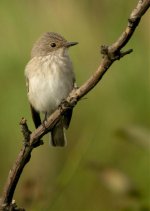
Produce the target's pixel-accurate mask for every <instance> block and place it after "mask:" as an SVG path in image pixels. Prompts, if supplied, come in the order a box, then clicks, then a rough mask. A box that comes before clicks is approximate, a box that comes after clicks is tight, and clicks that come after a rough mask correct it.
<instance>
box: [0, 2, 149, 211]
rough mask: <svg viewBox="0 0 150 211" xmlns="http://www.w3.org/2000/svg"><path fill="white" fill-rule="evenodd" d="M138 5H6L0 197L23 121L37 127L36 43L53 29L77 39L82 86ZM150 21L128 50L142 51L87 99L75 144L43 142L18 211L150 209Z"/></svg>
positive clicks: (0, 78) (0, 79) (116, 67)
mask: <svg viewBox="0 0 150 211" xmlns="http://www.w3.org/2000/svg"><path fill="white" fill-rule="evenodd" d="M136 3H137V0H133V1H130V0H126V1H124V0H120V1H118V0H113V1H110V0H105V1H104V0H103V1H98V0H82V1H75V0H62V1H60V0H55V1H54V0H49V1H48V0H36V1H35V0H20V1H19V0H14V1H9V0H1V1H0V22H1V24H0V25H1V36H0V37H1V39H0V96H1V101H0V102H1V103H0V110H1V129H0V160H1V162H0V192H2V189H3V185H4V182H5V180H6V177H7V174H8V171H9V170H10V168H11V166H12V164H13V162H14V161H15V159H16V156H17V153H18V152H19V150H20V147H21V145H22V135H21V133H20V128H19V121H20V119H21V117H22V116H24V117H25V118H27V120H28V124H29V126H30V129H33V128H34V127H33V123H32V120H31V115H30V110H29V105H28V102H27V97H26V87H25V79H24V67H25V65H26V63H27V62H28V60H29V57H30V50H31V48H32V44H33V42H34V41H35V40H36V39H37V38H38V37H39V36H40V35H41V34H42V33H43V32H45V31H54V32H58V33H61V34H62V35H64V37H65V38H66V39H68V40H71V41H78V42H79V45H78V46H76V47H74V48H72V49H71V50H70V55H71V57H72V60H73V63H74V69H75V72H76V78H77V83H78V85H81V84H82V83H83V82H84V81H85V80H86V79H87V78H88V77H89V76H90V75H91V74H92V73H93V72H94V71H95V70H96V68H97V66H98V64H99V63H100V59H101V56H100V52H99V48H100V45H102V44H111V43H112V42H114V41H115V39H116V38H117V37H118V36H119V35H120V33H121V32H122V30H123V29H124V28H125V26H126V24H127V19H128V17H129V14H130V12H131V10H132V9H133V8H134V6H135V5H136ZM149 25H150V14H149V13H147V14H145V16H144V17H143V18H142V21H141V22H140V25H139V27H138V29H137V30H136V32H135V34H134V35H133V37H132V39H131V40H130V42H129V44H128V45H127V46H126V49H128V48H133V49H134V51H133V53H132V54H130V55H128V56H126V57H124V58H123V59H122V60H120V61H118V62H115V64H113V66H112V67H111V68H110V69H109V71H108V72H107V73H106V74H105V76H104V78H103V79H102V81H101V82H100V83H99V84H98V85H97V87H96V88H95V89H94V90H92V91H91V92H90V93H89V94H88V95H87V96H86V98H85V99H83V100H81V101H80V102H79V103H78V105H77V106H76V108H75V109H74V115H73V118H72V122H71V126H70V128H69V130H68V131H67V137H68V146H67V147H66V148H63V149H58V148H57V149H55V148H51V147H49V145H48V136H46V137H45V138H44V139H45V144H44V146H42V147H39V148H38V149H36V150H34V152H33V154H32V159H31V161H30V163H29V164H28V165H27V167H26V168H25V170H24V172H23V174H22V177H21V179H20V181H19V184H18V187H17V190H16V193H15V196H14V198H15V200H16V201H17V203H18V205H21V206H23V207H25V208H27V210H32V211H34V210H36V211H40V210H45V211H46V210H53V211H59V210H61V211H70V210H71V211H83V210H86V211H97V210H104V211H116V210H117V211H118V210H124V211H127V210H131V211H134V210H136V211H137V210H140V211H142V210H143V211H144V210H150V208H149V206H150V204H149V197H150V172H149V164H150V157H149V147H147V146H148V142H149V141H150V137H149V135H147V134H150V112H149V108H150V97H149V94H150V87H149V84H150V78H149V76H150V63H149V61H150V60H149V57H150V42H149V37H150V28H149V27H148V26H149ZM122 128H123V130H122ZM135 128H136V131H135ZM141 128H142V135H141ZM118 131H120V132H118ZM144 131H146V132H145V133H146V134H145V135H144ZM138 136H140V137H138ZM143 137H144V138H145V137H147V140H145V139H144V140H143ZM123 140H124V141H123ZM136 140H137V142H138V144H136ZM139 140H140V144H139ZM142 141H144V144H143V145H142ZM145 142H146V144H145ZM91 164H92V165H91ZM115 187H116V188H115ZM133 187H134V188H133ZM115 189H116V191H115ZM129 190H136V191H135V192H136V193H138V194H130V193H131V192H132V191H129ZM133 192H134V191H133Z"/></svg>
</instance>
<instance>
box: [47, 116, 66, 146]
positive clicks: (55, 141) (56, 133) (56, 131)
mask: <svg viewBox="0 0 150 211" xmlns="http://www.w3.org/2000/svg"><path fill="white" fill-rule="evenodd" d="M51 144H52V146H55V147H57V146H60V147H64V146H66V144H67V139H66V136H65V132H64V127H63V121H62V119H61V120H60V121H59V122H58V123H57V124H56V125H55V126H54V127H53V129H52V130H51Z"/></svg>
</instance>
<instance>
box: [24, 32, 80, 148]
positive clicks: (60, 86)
mask: <svg viewBox="0 0 150 211" xmlns="http://www.w3.org/2000/svg"><path fill="white" fill-rule="evenodd" d="M76 44H77V42H68V41H67V40H65V39H64V38H63V37H62V36H61V35H59V34H57V33H54V32H47V33H45V34H44V35H43V36H42V37H41V38H40V39H39V40H38V41H37V42H36V43H35V44H34V46H33V49H32V51H31V60H30V61H29V62H28V64H27V66H26V68H25V77H26V84H27V89H28V99H29V102H30V105H31V112H32V118H33V121H34V124H35V127H36V128H37V127H38V126H39V125H40V124H41V119H40V113H41V112H42V113H44V114H45V117H46V118H47V117H48V116H49V115H51V114H52V113H53V112H54V111H55V110H56V109H57V108H58V106H59V105H60V104H61V102H62V101H63V100H64V99H65V98H66V97H67V96H68V95H69V93H70V92H71V90H72V89H73V88H74V84H75V75H74V72H73V66H72V62H71V60H70V57H69V55H68V49H69V47H71V46H73V45H76ZM71 116H72V109H70V110H68V111H67V112H66V113H65V114H64V116H62V117H61V119H60V120H59V122H58V123H57V124H56V125H55V126H54V127H53V128H52V130H51V143H52V145H53V146H64V145H65V144H66V137H65V134H64V128H66V129H67V128H68V127H69V123H70V120H71Z"/></svg>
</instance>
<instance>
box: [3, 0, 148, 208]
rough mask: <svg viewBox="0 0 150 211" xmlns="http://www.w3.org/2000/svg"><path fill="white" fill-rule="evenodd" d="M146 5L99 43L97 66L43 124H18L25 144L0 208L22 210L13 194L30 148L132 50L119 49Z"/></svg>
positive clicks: (142, 2) (143, 0)
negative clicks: (114, 38) (109, 42)
mask: <svg viewBox="0 0 150 211" xmlns="http://www.w3.org/2000/svg"><path fill="white" fill-rule="evenodd" d="M149 7H150V0H139V2H138V4H137V6H136V7H135V9H133V11H132V12H131V15H130V17H129V19H128V25H127V27H126V28H125V30H124V31H123V33H122V34H121V36H120V37H119V38H118V39H117V41H116V42H114V43H113V44H112V45H111V46H105V45H103V46H101V53H102V55H103V57H102V61H101V63H100V65H99V67H98V69H97V70H96V71H95V73H94V74H93V75H92V76H91V77H90V78H89V79H88V80H87V81H86V82H85V83H84V84H83V85H82V86H81V87H79V88H76V89H74V90H72V92H71V93H70V95H69V96H68V98H67V99H66V100H65V101H64V102H63V103H62V104H61V105H60V107H59V108H58V109H57V110H56V111H55V112H54V113H53V114H52V115H51V116H50V117H49V118H48V120H47V122H46V123H45V127H43V125H41V126H39V127H38V128H37V129H36V130H35V131H33V132H32V133H31V132H30V131H29V129H28V126H27V124H26V120H25V119H22V120H21V123H20V124H21V128H22V133H23V136H24V145H23V147H22V149H21V150H20V152H19V155H18V157H17V159H16V161H15V163H14V165H13V167H12V169H11V170H10V172H9V175H8V179H7V181H6V185H5V187H4V191H3V194H2V197H1V200H0V210H2V211H4V210H5V211H6V210H7V211H8V210H24V209H21V208H17V206H16V204H15V202H14V200H13V195H14V192H15V189H16V186H17V183H18V181H19V178H20V176H21V173H22V171H23V169H24V167H25V165H26V164H27V163H28V162H29V160H30V157H31V152H32V150H33V149H34V148H36V147H38V146H40V145H41V144H42V141H41V138H42V137H43V136H44V135H45V134H46V133H48V132H49V131H50V130H51V129H52V128H53V126H54V125H55V124H56V122H57V121H58V120H59V118H60V117H61V115H62V114H64V113H65V112H66V111H67V109H69V108H70V107H74V106H75V105H76V104H77V102H78V101H79V100H80V99H81V98H82V97H83V96H85V95H86V94H87V93H88V92H89V91H90V90H91V89H93V88H94V87H95V86H96V84H97V83H98V82H99V81H100V80H101V79H102V77H103V75H104V74H105V72H106V71H107V70H108V69H109V67H110V66H111V65H112V64H113V62H114V61H116V60H119V59H120V58H122V57H123V56H125V55H127V54H129V53H131V52H132V49H129V50H128V51H125V52H122V51H121V49H122V48H123V47H124V46H125V45H126V44H127V43H128V41H129V40H130V38H131V37H132V35H133V33H134V31H135V29H136V27H137V26H138V24H139V22H140V20H141V17H142V16H143V15H144V14H145V12H146V11H147V10H148V8H149Z"/></svg>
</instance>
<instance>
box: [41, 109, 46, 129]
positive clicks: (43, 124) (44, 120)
mask: <svg viewBox="0 0 150 211" xmlns="http://www.w3.org/2000/svg"><path fill="white" fill-rule="evenodd" d="M45 122H47V112H45V115H44V119H43V121H42V126H43V127H44V128H45V129H47V128H46V125H45Z"/></svg>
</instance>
